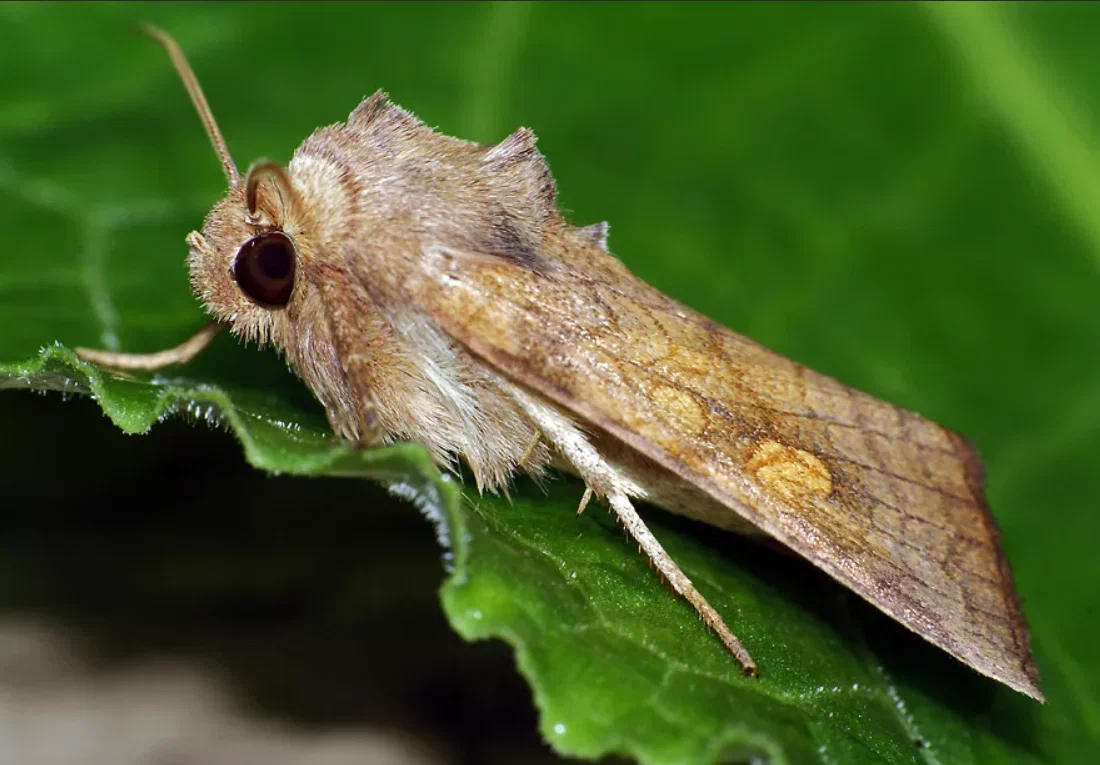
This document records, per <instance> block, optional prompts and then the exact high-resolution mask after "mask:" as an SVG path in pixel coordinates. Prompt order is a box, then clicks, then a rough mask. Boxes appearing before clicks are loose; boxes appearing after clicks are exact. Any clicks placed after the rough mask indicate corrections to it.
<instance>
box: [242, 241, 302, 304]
mask: <svg viewBox="0 0 1100 765" xmlns="http://www.w3.org/2000/svg"><path fill="white" fill-rule="evenodd" d="M295 260H296V257H295V254H294V242H292V241H291V239H290V237H289V236H287V235H286V234H284V233H283V232H281V231H271V232H268V233H266V234H259V235H258V236H254V237H252V238H251V239H249V240H248V241H247V242H245V243H244V244H242V245H241V249H239V250H237V257H236V259H235V260H234V261H233V278H234V279H235V280H236V281H237V285H238V286H239V287H240V288H241V289H242V290H244V294H246V295H248V297H250V298H251V299H252V300H254V301H256V302H257V303H259V304H260V305H266V306H272V307H274V308H282V307H283V306H285V305H286V304H287V303H289V302H290V293H291V292H292V291H293V290H294V266H295Z"/></svg>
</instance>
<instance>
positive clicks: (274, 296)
mask: <svg viewBox="0 0 1100 765" xmlns="http://www.w3.org/2000/svg"><path fill="white" fill-rule="evenodd" d="M145 31H146V32H148V33H149V34H150V35H151V36H153V37H154V38H156V39H157V40H158V41H159V42H160V43H161V44H162V45H163V46H164V48H165V49H166V50H167V52H168V54H169V56H170V57H171V59H172V61H173V63H174V65H175V68H176V70H177V72H178V73H179V75H180V77H181V79H182V80H183V83H184V85H185V87H186V88H187V91H188V92H189V94H190V97H191V100H192V102H193V103H194V106H195V108H196V110H197V111H198V113H199V116H200V118H201V119H202V122H203V125H204V126H205V128H206V132H207V134H208V135H209V138H210V141H211V143H212V145H213V148H214V151H215V152H216V154H217V156H218V159H219V160H220V162H221V165H222V169H223V170H224V171H225V175H226V178H227V179H228V182H229V190H228V192H227V193H226V195H225V197H224V198H223V199H222V200H221V201H219V202H218V203H217V204H215V205H214V207H213V209H212V210H211V211H210V213H209V215H207V217H206V220H205V222H204V224H203V230H202V233H199V232H193V233H191V234H190V235H188V237H187V244H188V247H189V266H190V273H191V282H192V286H193V290H194V292H195V294H196V296H197V297H198V298H199V300H201V302H202V303H203V305H204V307H205V309H206V310H207V311H208V312H209V313H210V314H211V315H212V317H213V319H214V322H213V323H212V324H211V325H209V326H208V327H206V328H205V329H203V330H202V331H201V332H200V333H199V334H197V335H196V336H195V337H193V338H191V339H190V340H188V341H187V342H185V343H183V344H182V345H180V346H178V347H177V348H174V349H170V350H168V351H162V352H160V353H155V354H145V355H132V354H120V353H111V352H106V351H94V350H89V349H79V350H78V353H79V354H80V355H81V357H83V358H84V359H85V360H88V361H92V362H97V363H100V364H102V365H104V366H107V367H113V368H123V369H145V370H154V369H158V368H160V367H163V366H166V365H168V364H175V363H183V362H186V361H188V360H189V359H190V358H192V357H193V356H194V355H195V354H196V353H198V352H199V351H201V350H202V348H204V347H205V346H206V345H207V344H209V342H210V341H211V340H212V339H213V337H214V336H215V335H216V333H217V331H218V329H219V327H222V326H228V327H229V328H230V329H231V330H232V332H233V333H234V334H236V335H238V336H240V337H243V338H246V339H248V340H252V341H258V342H259V343H261V344H263V343H272V344H274V345H275V346H276V347H277V348H279V349H280V350H281V351H282V353H283V354H284V355H285V357H286V359H287V361H288V363H289V364H290V366H291V367H292V368H293V369H294V370H295V371H296V373H297V374H298V376H299V377H300V378H301V379H302V380H303V381H304V382H305V383H306V385H308V386H309V388H310V389H311V390H312V392H313V394H314V395H315V396H316V397H317V399H318V400H319V401H320V402H321V404H322V405H323V406H324V408H325V411H326V413H327V415H328V420H329V423H330V425H331V427H332V429H333V431H335V433H337V434H339V435H340V436H342V437H343V438H345V439H347V440H349V441H351V442H354V443H356V444H364V445H365V444H374V443H380V442H393V441H398V440H411V441H418V442H421V443H423V444H425V445H426V446H427V448H428V449H429V450H430V452H431V455H432V457H433V458H434V459H435V460H436V461H437V462H438V463H439V464H440V465H441V466H443V467H445V468H455V467H456V466H457V464H458V461H459V460H462V461H464V462H465V463H466V464H467V465H468V466H469V469H470V471H471V472H472V474H473V476H474V480H475V482H476V484H477V487H478V489H479V490H488V491H502V490H504V489H506V487H507V485H508V483H509V481H510V480H511V479H512V477H513V475H514V474H516V473H517V472H525V473H528V474H531V475H534V476H541V475H543V474H544V473H545V472H546V471H547V470H548V469H549V468H551V467H557V468H560V469H563V470H566V471H569V472H572V473H574V474H576V475H578V476H579V477H580V478H581V479H582V480H583V481H584V484H585V487H586V488H585V491H584V495H583V498H582V499H581V502H580V508H579V510H578V512H579V511H581V510H583V509H584V507H585V505H586V504H587V503H588V501H589V500H590V498H592V497H598V498H600V499H601V500H603V501H605V502H606V503H607V505H609V506H610V508H611V510H612V511H613V512H614V513H615V515H616V516H617V517H618V519H619V520H620V521H621V522H622V524H623V526H624V527H625V528H626V529H627V531H628V532H629V533H630V534H631V536H633V537H634V539H635V540H637V542H638V544H639V546H640V547H641V549H642V550H643V551H644V552H645V554H646V555H647V556H648V557H649V559H650V560H651V561H652V562H653V565H654V566H655V567H656V568H657V570H658V571H659V572H660V574H661V575H663V577H664V578H665V579H666V580H667V581H668V582H669V584H671V586H672V587H673V589H674V590H675V591H676V592H677V593H679V594H680V595H681V596H683V597H684V598H685V599H686V600H687V601H688V602H689V603H690V604H691V606H692V607H694V609H695V610H696V611H697V612H698V613H699V615H700V616H701V617H702V619H703V621H704V622H705V623H706V624H707V625H708V626H709V627H710V629H712V630H713V631H714V633H715V634H716V635H717V636H718V638H719V639H720V640H721V642H722V644H723V645H724V646H725V647H726V648H727V649H728V650H729V652H730V653H731V654H732V655H733V657H734V658H735V659H736V660H737V662H739V664H740V666H741V668H742V670H743V671H744V673H745V674H748V675H755V674H756V671H757V670H756V665H755V664H754V662H753V660H752V658H751V656H750V655H749V652H748V651H747V650H746V649H745V647H744V646H742V644H741V643H740V641H739V640H738V639H737V638H736V637H735V636H734V634H733V632H732V631H731V630H730V629H729V628H728V627H727V626H726V624H725V622H724V621H723V619H722V617H721V616H720V615H719V614H718V613H717V612H716V611H715V610H714V609H713V608H712V607H711V606H710V604H709V603H707V601H706V600H705V599H704V598H703V596H702V595H701V594H700V593H699V592H698V591H697V590H696V589H695V587H694V586H693V585H692V583H691V581H690V580H689V579H688V577H687V576H685V575H684V573H683V572H682V571H681V570H680V568H679V566H677V565H676V563H675V561H673V560H672V559H671V558H670V557H669V556H668V554H666V552H665V551H664V549H663V548H662V547H661V544H660V542H658V540H657V539H656V538H655V537H654V536H653V534H651V533H650V531H649V529H648V528H646V525H645V523H644V522H643V521H642V519H641V517H639V515H638V513H637V512H636V510H635V507H634V504H635V502H636V501H639V500H644V501H647V502H649V503H652V504H654V505H657V506H659V507H661V508H664V509H665V510H668V511H671V512H673V513H679V514H681V515H685V516H688V517H690V518H694V519H697V520H700V521H703V522H705V523H708V524H710V525H713V526H716V527H719V528H722V529H728V530H731V531H736V532H741V533H745V534H755V535H765V536H768V537H771V538H772V539H774V540H777V541H778V542H780V543H781V544H782V545H784V546H786V547H788V548H790V549H791V550H793V551H794V552H795V553H797V554H798V555H800V556H802V557H803V558H805V559H806V560H808V561H810V562H811V563H812V564H814V565H815V566H817V567H818V568H820V569H822V570H823V571H825V572H826V573H828V574H829V575H830V576H832V577H834V578H835V579H836V580H838V581H839V582H841V583H842V584H843V585H845V586H846V587H848V588H850V589H851V590H852V591H854V592H855V593H857V594H858V595H860V596H862V597H863V598H865V599H866V600H867V601H869V602H870V603H872V604H873V605H875V606H876V607H878V608H879V609H881V610H882V611H883V612H885V613H886V614H888V615H889V616H891V617H893V618H894V619H896V620H897V621H899V622H900V623H901V624H903V625H905V626H906V627H908V628H909V629H911V630H913V631H914V632H916V633H918V634H920V635H921V636H923V637H924V638H925V639H927V640H928V641H930V642H931V643H933V644H935V645H937V646H939V647H941V648H942V649H944V650H945V651H947V652H948V653H950V654H952V655H953V656H955V657H957V658H958V659H960V660H961V661H963V662H964V663H966V664H967V665H969V666H970V667H972V668H974V669H975V670H977V671H978V672H981V673H983V674H985V675H988V676H989V677H992V678H994V679H996V680H999V681H1001V682H1002V683H1005V684H1006V685H1008V686H1010V687H1012V688H1014V689H1016V690H1017V691H1020V692H1022V693H1025V694H1027V695H1028V696H1031V697H1032V698H1035V699H1038V700H1042V694H1041V693H1040V691H1039V687H1038V673H1037V670H1036V668H1035V664H1034V661H1033V659H1032V655H1031V650H1030V648H1029V642H1028V632H1027V628H1026V626H1025V623H1024V618H1023V615H1022V614H1021V611H1020V606H1019V602H1018V599H1017V596H1016V593H1015V589H1014V586H1013V583H1012V576H1011V573H1010V570H1009V565H1008V562H1007V561H1006V559H1005V556H1004V554H1003V552H1002V550H1001V547H1000V541H999V536H998V531H997V528H996V524H995V522H994V519H993V516H992V515H991V514H990V511H989V509H988V507H987V504H986V500H985V497H984V492H983V477H982V467H981V463H980V461H979V458H978V455H977V453H976V452H975V450H974V449H973V448H972V447H971V445H970V444H969V443H968V442H967V441H966V440H965V439H963V438H962V437H961V436H959V435H957V434H956V433H954V432H952V431H950V430H948V429H946V428H943V427H941V426H939V425H937V424H935V423H933V422H930V421H929V420H927V419H924V418H923V417H921V416H919V415H917V414H914V413H911V412H908V411H905V410H903V409H901V408H899V407H896V406H893V405H891V404H889V403H886V402H883V401H879V400H877V399H875V398H872V397H871V396H869V395H867V394H864V393H861V392H859V391H856V390H853V389H851V388H848V387H846V386H844V385H842V384H841V383H839V382H837V381H836V380H834V379H832V378H830V377H827V376H825V375H822V374H818V373H817V372H814V371H811V370H810V369H807V368H806V367H804V366H801V365H799V364H797V363H795V362H793V361H790V360H788V359H786V358H784V357H782V356H780V355H778V354H776V353H774V352H772V351H770V350H768V349H766V348H764V347H762V346H761V345H758V344H757V343H755V342H753V341H751V340H749V339H747V338H745V337H742V336H740V335H738V334H735V333H734V332H732V331H730V330H728V329H726V328H725V327H722V326H720V325H718V324H717V323H715V322H714V321H711V320H710V319H708V318H706V317H705V316H702V315H700V314H698V313H695V312H694V311H692V310H691V309H689V308H687V307H686V306H683V305H681V304H679V303H677V302H676V301H674V300H672V299H670V298H668V297H666V296H665V295H663V294H662V293H661V292H659V291H658V290H656V289H654V288H653V287H651V286H649V285H648V284H646V283H645V282H643V281H641V280H640V279H638V278H637V277H636V276H634V275H633V274H631V273H630V271H628V270H627V268H626V267H625V266H624V265H623V264H622V263H621V262H620V261H619V260H617V259H616V258H615V257H614V256H612V255H611V253H610V252H609V251H608V246H607V233H608V227H607V224H606V223H597V224H595V225H591V226H586V227H583V228H579V227H574V226H572V225H570V224H569V223H567V222H566V221H565V220H564V218H563V217H562V216H561V215H560V213H559V211H558V209H557V205H556V201H555V197H556V187H555V183H554V179H553V177H552V176H551V174H550V170H549V167H548V166H547V163H546V161H545V160H544V158H543V157H542V155H541V154H540V153H539V151H538V150H537V148H536V146H535V136H534V134H533V133H532V132H531V131H530V130H527V129H525V128H521V129H519V130H517V131H516V132H514V133H512V134H511V135H510V136H508V137H507V138H505V139H504V140H503V141H501V142H500V143H498V144H495V145H492V146H483V145H479V144H476V143H472V142H468V141H463V140H459V139H456V138H451V137H449V136H446V135H443V134H441V133H439V132H436V131H434V130H433V129H431V128H429V127H428V126H426V125H425V124H423V123H422V122H420V121H419V120H417V119H416V118H415V117H414V116H413V115H412V114H410V113H409V112H407V111H405V110H403V109H401V108H399V107H398V106H395V105H394V104H393V103H391V102H390V101H389V99H388V97H387V96H386V94H385V93H383V92H378V93H375V94H374V95H373V96H370V97H369V98H367V99H366V100H364V101H363V102H362V103H360V104H359V106H358V107H357V108H356V109H355V110H354V111H353V112H352V113H351V115H350V117H349V118H348V120H347V122H345V123H343V124H336V125H332V126H329V127H324V128H321V129H319V130H317V131H316V132H314V133H313V134H312V135H311V136H309V137H308V138H307V139H306V140H305V141H304V142H303V143H302V145H301V146H299V147H298V149H297V150H296V151H295V152H294V155H293V158H292V159H291V161H290V163H289V164H288V165H287V166H285V167H284V166H282V165H279V164H277V163H275V162H272V161H268V160H261V161H258V162H256V163H254V164H253V165H252V166H251V167H250V168H249V169H248V171H247V173H245V175H244V176H243V177H242V176H241V175H240V174H239V172H238V171H237V168H236V165H235V164H234V163H233V159H232V158H231V156H230V154H229V150H228V148H227V147H226V144H225V141H224V139H223V137H222V134H221V132H220V131H219V129H218V127H217V124H216V123H215V121H214V117H213V115H212V113H211V111H210V108H209V106H208V104H207V102H206V99H205V97H204V96H203V94H202V91H201V89H200V87H199V84H198V81H197V80H196V78H195V76H194V74H193V72H192V71H191V68H190V67H189V65H188V63H187V61H186V59H185V57H184V55H183V53H182V51H181V50H180V48H179V46H178V45H177V44H176V42H175V41H174V40H173V39H172V38H171V37H170V36H169V35H168V34H166V33H165V32H163V31H161V30H159V29H156V28H152V27H146V28H145Z"/></svg>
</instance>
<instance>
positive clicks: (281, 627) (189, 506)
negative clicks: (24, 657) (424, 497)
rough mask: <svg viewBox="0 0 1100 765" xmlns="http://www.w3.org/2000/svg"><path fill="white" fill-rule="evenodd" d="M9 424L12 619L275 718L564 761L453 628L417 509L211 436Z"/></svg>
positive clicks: (513, 758)
mask: <svg viewBox="0 0 1100 765" xmlns="http://www.w3.org/2000/svg"><path fill="white" fill-rule="evenodd" d="M0 420H2V421H3V422H4V423H5V426H6V427H5V433H6V434H8V438H7V439H5V441H4V443H3V444H2V445H0V464H2V465H3V470H2V471H0V497H3V500H2V504H3V512H2V513H0V613H2V614H3V615H5V616H15V615H31V616H44V617H46V618H49V619H50V620H51V621H58V622H60V623H62V624H64V625H67V626H68V627H69V628H71V629H73V630H74V631H75V632H76V633H77V635H79V636H80V637H82V638H84V639H86V640H87V641H88V645H90V646H91V648H92V651H93V653H94V655H95V657H96V659H97V660H98V661H100V662H104V663H106V664H108V665H110V663H112V662H121V663H125V662H127V661H130V660H132V659H134V658H138V657H143V656H152V655H155V656H164V655H167V656H176V657H185V658H188V659H198V660H200V661H201V662H203V663H204V664H205V665H207V666H213V667H216V668H217V669H218V671H219V672H220V673H222V674H224V676H225V677H226V678H227V679H228V681H229V682H230V683H231V684H232V685H233V687H234V689H235V692H236V693H237V695H238V697H239V698H240V699H241V701H242V703H244V704H246V705H248V706H249V707H251V708H252V709H254V710H256V711H257V712H258V713H260V714H262V715H265V716H271V717H276V718H282V719H289V720H291V721H293V722H295V723H296V724H300V725H305V726H310V727H314V728H318V729H324V728H327V727H332V726H341V727H346V726H356V725H363V726H370V727H374V728H384V729H396V730H401V731H404V732H407V733H409V734H411V735H413V736H417V737H423V738H426V739H428V740H430V741H432V742H434V743H436V744H438V745H440V746H441V747H442V749H443V751H444V752H449V753H451V754H452V755H453V757H454V760H453V761H454V762H462V763H494V762H500V763H506V762H507V763H511V762H547V761H553V760H554V758H553V757H551V756H550V755H549V753H548V750H547V748H546V747H545V745H544V744H543V743H542V742H541V740H540V738H539V736H538V733H537V728H536V726H537V718H536V714H535V711H534V709H533V708H532V705H531V696H530V691H529V690H528V688H527V686H526V684H525V683H524V682H523V680H522V679H521V678H520V676H519V675H518V674H517V672H516V671H515V667H514V662H513V659H512V656H511V652H510V651H509V650H508V649H507V648H506V647H505V646H504V644H502V643H500V642H497V641H490V642H485V643H477V644H467V643H465V642H463V641H462V640H461V639H460V638H459V637H458V636H457V635H455V634H454V633H453V632H452V631H451V629H450V627H449V626H448V625H447V623H446V621H445V618H444V616H443V613H442V611H441V609H440V606H439V602H438V596H437V593H438V588H439V585H440V583H441V581H442V578H443V576H444V573H443V569H442V566H441V563H440V554H441V550H440V549H439V547H438V546H437V544H436V542H435V537H434V534H433V532H432V529H431V528H430V526H429V525H428V524H427V523H426V522H425V521H424V520H423V519H422V518H421V517H420V516H419V514H418V513H417V512H416V510H415V509H413V508H412V507H411V506H410V505H408V504H405V503H402V502H398V501H395V500H392V499H391V498H390V497H389V496H388V495H387V494H386V493H385V492H384V491H383V490H382V489H381V488H379V487H378V486H376V485H374V484H372V483H370V482H367V481H357V480H320V479H300V478H297V479H296V478H288V477H270V476H267V475H264V474H262V473H260V472H258V471H256V470H254V469H252V468H250V467H249V466H248V465H246V464H245V463H244V461H243V458H242V456H241V452H240V448H239V446H238V445H237V444H236V442H235V441H234V440H233V439H232V438H231V437H229V436H228V435H226V434H223V433H217V432H213V431H210V430H207V429H206V428H205V427H202V426H200V427H191V426H188V425H186V424H184V423H182V422H180V421H176V420H173V421H169V422H167V423H165V424H163V425H160V426H158V427H157V428H155V429H154V431H153V433H152V434H151V435H149V436H126V435H124V434H122V433H121V432H119V431H118V430H117V429H116V428H115V427H114V426H113V425H112V424H111V423H110V422H109V421H108V420H107V419H106V418H104V417H103V416H102V414H101V413H100V412H99V410H98V408H97V407H96V406H95V405H94V404H93V403H91V402H89V401H87V400H85V399H76V400H71V401H67V402H66V401H63V400H62V398H61V397H60V396H58V395H49V396H40V395H34V394H29V393H8V394H6V395H4V396H3V397H0ZM16 434H17V435H16Z"/></svg>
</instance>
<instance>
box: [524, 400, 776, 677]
mask: <svg viewBox="0 0 1100 765" xmlns="http://www.w3.org/2000/svg"><path fill="white" fill-rule="evenodd" d="M512 393H513V395H514V396H515V398H516V401H517V402H518V403H519V404H520V406H522V407H523V409H524V411H525V412H526V413H527V416H529V417H530V418H531V419H532V420H533V421H534V423H535V425H536V426H537V427H538V428H539V430H540V431H542V434H543V436H545V437H546V440H547V441H548V442H550V443H551V444H553V446H554V448H556V449H557V450H558V452H559V453H560V454H561V455H562V457H564V458H565V459H566V460H567V461H568V462H569V463H570V464H571V465H572V466H573V469H575V470H576V471H577V473H578V474H579V475H580V477H581V478H582V479H584V482H585V485H586V490H585V498H586V499H587V498H588V497H589V496H591V494H592V493H593V492H594V493H595V494H597V495H598V496H602V497H605V498H606V499H607V502H608V504H610V505H611V509H612V510H614V511H615V514H616V515H617V516H618V517H619V520H620V521H622V524H623V526H624V527H625V528H626V530H627V531H628V532H630V535H631V536H632V537H634V540H635V541H636V542H637V543H638V544H639V545H640V546H641V548H642V550H643V551H645V554H646V555H647V556H648V557H649V560H650V561H651V562H652V563H653V565H654V566H656V567H657V571H658V572H660V573H661V575H662V576H664V578H665V579H667V580H668V583H669V584H671V585H672V589H674V590H675V591H676V592H677V593H678V594H679V595H681V596H682V597H683V598H684V599H685V600H686V601H687V602H688V603H690V604H691V606H692V608H694V609H695V611H696V613H698V614H699V616H700V617H701V618H702V619H703V621H704V622H705V623H706V625H707V626H708V627H710V628H711V629H712V630H714V633H715V634H716V635H717V636H718V639H719V640H721V641H722V644H723V645H724V646H725V647H726V650H728V651H729V652H730V653H731V654H733V657H734V658H735V659H736V660H737V662H738V663H739V664H740V665H741V671H742V673H743V674H745V675H749V676H753V677H755V676H756V674H757V671H756V663H755V662H754V661H753V660H752V657H751V656H750V655H749V652H748V651H747V650H745V647H744V646H743V645H741V641H740V640H738V639H737V637H736V636H735V635H734V634H733V632H731V631H730V629H729V627H727V626H726V623H725V622H724V621H722V617H721V616H719V615H718V612H717V611H715V610H714V608H713V607H712V606H711V605H710V603H708V602H707V600H706V598H704V597H703V596H702V594H701V593H700V592H699V591H698V590H697V589H695V585H693V584H692V583H691V580H690V579H688V577H687V575H686V574H685V573H684V572H683V571H681V570H680V567H679V566H677V565H676V562H675V561H674V560H672V558H671V557H669V554H668V553H667V552H665V549H664V548H663V547H661V543H660V542H658V541H657V538H656V537H655V536H653V534H652V532H650V530H649V529H648V528H647V527H646V525H645V522H644V521H642V519H641V517H640V516H639V515H638V513H637V511H636V510H635V509H634V505H633V504H632V503H631V501H630V495H634V496H637V497H644V496H645V490H644V489H642V488H641V487H640V486H638V485H637V484H635V483H634V482H633V481H631V480H630V479H629V478H628V477H627V476H626V475H625V474H624V473H623V472H622V471H620V470H619V469H617V468H616V467H615V466H614V465H613V464H611V463H610V462H609V461H608V460H607V459H605V458H604V456H603V455H602V454H600V452H599V451H598V450H597V449H596V447H595V446H593V445H592V443H591V442H590V441H589V440H588V437H587V436H586V435H585V434H584V433H582V432H581V430H580V429H579V428H577V426H576V425H574V424H573V422H572V421H571V420H570V419H569V418H568V417H566V416H565V415H563V414H561V413H560V412H559V411H558V410H557V409H555V408H554V407H553V406H551V405H549V404H547V403H545V402H543V401H541V400H539V399H538V398H536V397H535V396H533V395H532V394H530V393H527V392H526V391H524V390H521V389H520V388H516V387H514V386H513V387H512ZM581 503H582V504H581V509H582V510H583V509H584V504H585V499H582V500H581Z"/></svg>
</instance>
